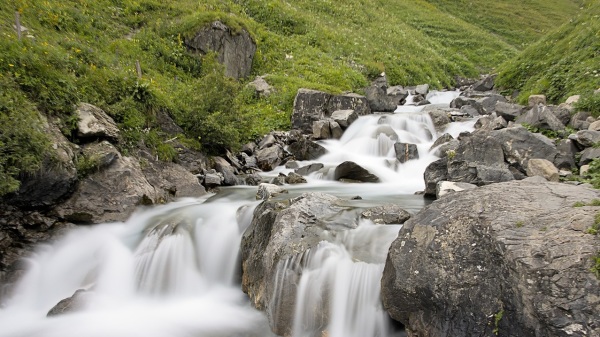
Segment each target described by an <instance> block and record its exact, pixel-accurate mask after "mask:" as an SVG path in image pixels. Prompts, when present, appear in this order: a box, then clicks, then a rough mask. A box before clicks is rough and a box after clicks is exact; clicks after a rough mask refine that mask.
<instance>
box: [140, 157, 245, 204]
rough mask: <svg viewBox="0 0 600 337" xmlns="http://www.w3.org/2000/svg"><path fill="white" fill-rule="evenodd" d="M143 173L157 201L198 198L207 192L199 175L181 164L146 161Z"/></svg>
mask: <svg viewBox="0 0 600 337" xmlns="http://www.w3.org/2000/svg"><path fill="white" fill-rule="evenodd" d="M142 173H144V177H145V178H146V180H147V181H148V182H149V183H150V185H151V186H152V187H153V188H154V191H155V197H154V199H153V200H154V202H156V203H165V202H169V201H172V200H174V199H176V198H184V197H192V198H196V197H200V196H202V195H204V194H206V190H205V189H204V187H203V186H202V185H200V182H199V180H198V177H196V176H195V175H194V174H192V173H191V172H189V171H188V170H187V169H185V168H184V167H183V166H181V165H179V164H175V163H170V162H169V163H166V162H161V161H157V160H151V161H148V162H146V163H144V165H143V166H142ZM221 177H222V176H221ZM234 178H235V177H234ZM221 179H222V178H221ZM150 201H151V200H147V201H146V202H150Z"/></svg>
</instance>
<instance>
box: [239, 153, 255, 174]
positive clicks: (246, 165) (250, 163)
mask: <svg viewBox="0 0 600 337" xmlns="http://www.w3.org/2000/svg"><path fill="white" fill-rule="evenodd" d="M240 156H241V158H242V161H241V162H242V165H243V167H242V169H243V170H244V172H247V171H255V170H259V168H258V162H257V161H256V157H255V156H249V155H247V154H246V153H245V152H241V154H240Z"/></svg>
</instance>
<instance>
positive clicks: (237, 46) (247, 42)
mask: <svg viewBox="0 0 600 337" xmlns="http://www.w3.org/2000/svg"><path fill="white" fill-rule="evenodd" d="M185 44H186V45H187V47H188V48H189V49H191V50H193V51H196V52H198V53H201V54H203V55H204V54H207V53H209V52H211V51H212V52H215V53H217V55H218V60H219V62H220V63H222V64H223V65H225V75H226V76H229V77H233V78H236V79H239V78H244V77H247V76H248V75H250V70H251V69H252V60H253V59H254V53H255V52H256V44H255V43H254V41H253V40H252V37H251V36H250V33H248V31H246V29H243V28H242V29H241V30H240V31H239V32H234V31H232V30H231V29H230V28H229V27H227V26H226V25H225V24H223V23H222V22H221V21H214V22H213V23H211V24H210V25H209V26H207V27H203V28H202V29H200V30H199V31H198V32H197V33H196V34H195V36H194V37H192V38H191V39H186V40H185Z"/></svg>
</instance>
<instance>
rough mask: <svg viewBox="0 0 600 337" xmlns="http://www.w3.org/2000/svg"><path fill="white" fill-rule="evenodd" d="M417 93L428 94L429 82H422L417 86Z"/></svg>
mask: <svg viewBox="0 0 600 337" xmlns="http://www.w3.org/2000/svg"><path fill="white" fill-rule="evenodd" d="M415 93H416V94H417V95H423V96H426V95H427V94H428V93H429V84H420V85H417V87H416V88H415Z"/></svg>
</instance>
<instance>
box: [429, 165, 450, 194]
mask: <svg viewBox="0 0 600 337" xmlns="http://www.w3.org/2000/svg"><path fill="white" fill-rule="evenodd" d="M447 179H448V159H447V157H446V158H442V159H438V160H436V161H434V162H433V163H431V164H429V165H428V166H427V168H426V169H425V173H423V180H425V196H426V197H435V196H436V194H437V193H436V191H437V185H438V183H439V182H440V181H444V180H447Z"/></svg>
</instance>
